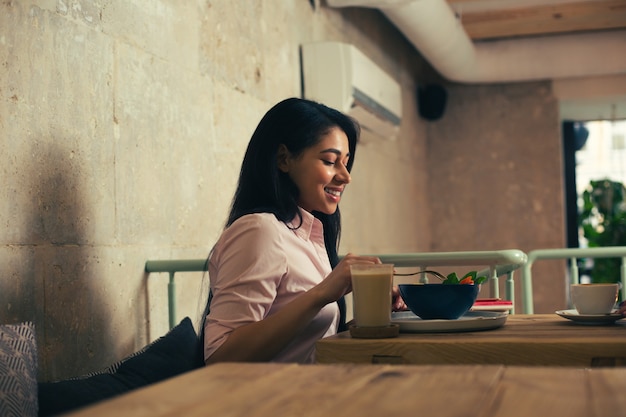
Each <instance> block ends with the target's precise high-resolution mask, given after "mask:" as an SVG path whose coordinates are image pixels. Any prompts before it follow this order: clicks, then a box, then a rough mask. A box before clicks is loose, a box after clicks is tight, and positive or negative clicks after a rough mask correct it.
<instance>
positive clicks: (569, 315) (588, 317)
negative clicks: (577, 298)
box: [555, 309, 624, 325]
mask: <svg viewBox="0 0 626 417" xmlns="http://www.w3.org/2000/svg"><path fill="white" fill-rule="evenodd" d="M555 313H556V314H558V315H559V316H561V317H563V318H566V319H569V320H572V321H574V322H576V323H580V324H590V325H606V324H613V323H615V322H616V321H617V320H620V319H623V318H624V316H622V315H621V314H619V313H618V312H617V311H614V312H611V313H609V314H579V313H578V311H576V310H575V309H572V310H557V311H556V312H555Z"/></svg>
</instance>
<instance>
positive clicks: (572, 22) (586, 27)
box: [449, 0, 626, 40]
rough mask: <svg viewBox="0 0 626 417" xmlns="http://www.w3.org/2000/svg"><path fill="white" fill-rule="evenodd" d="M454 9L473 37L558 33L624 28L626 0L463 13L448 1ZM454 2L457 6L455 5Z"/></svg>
mask: <svg viewBox="0 0 626 417" xmlns="http://www.w3.org/2000/svg"><path fill="white" fill-rule="evenodd" d="M449 3H450V4H451V6H453V9H455V10H457V13H459V17H460V19H461V22H462V24H463V27H464V28H465V30H466V32H467V33H468V35H469V36H470V38H472V39H473V40H485V39H494V38H510V37H518V36H534V35H545V34H560V33H568V32H580V31H591V30H607V29H617V28H624V27H626V0H587V1H577V2H570V3H559V4H556V3H555V4H548V5H535V6H530V7H524V6H521V5H520V6H519V7H512V8H511V7H507V8H502V9H499V10H484V11H479V10H472V11H468V12H467V13H463V12H462V10H463V7H462V5H463V4H469V3H471V2H467V1H463V0H461V1H459V0H454V1H450V2H449ZM455 4H456V5H457V6H460V7H455Z"/></svg>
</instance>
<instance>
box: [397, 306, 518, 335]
mask: <svg viewBox="0 0 626 417" xmlns="http://www.w3.org/2000/svg"><path fill="white" fill-rule="evenodd" d="M507 317H508V313H499V312H494V311H469V312H467V313H465V315H463V316H461V317H459V318H458V319H456V320H422V319H421V318H419V317H418V316H416V315H415V314H413V313H412V312H411V311H397V312H393V313H391V323H393V324H397V325H399V326H400V332H401V333H454V332H471V331H475V330H489V329H496V328H498V327H500V326H502V325H503V324H504V323H505V322H506V318H507Z"/></svg>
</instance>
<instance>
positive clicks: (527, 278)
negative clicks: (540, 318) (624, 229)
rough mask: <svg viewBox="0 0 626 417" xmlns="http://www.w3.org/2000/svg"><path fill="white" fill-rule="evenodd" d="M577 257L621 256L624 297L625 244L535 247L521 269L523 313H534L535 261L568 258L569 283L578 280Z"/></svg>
mask: <svg viewBox="0 0 626 417" xmlns="http://www.w3.org/2000/svg"><path fill="white" fill-rule="evenodd" d="M579 258H621V260H622V266H621V268H620V278H621V287H622V288H621V293H622V300H625V299H626V246H613V247H604V248H566V249H537V250H533V251H530V252H528V261H527V262H526V264H525V265H523V266H522V270H521V280H522V304H523V312H524V313H525V314H533V313H534V304H533V283H532V274H531V269H532V266H533V264H534V262H535V261H538V260H540V259H569V260H570V274H569V275H570V283H571V284H577V283H579V282H580V277H579V275H578V263H577V259H579Z"/></svg>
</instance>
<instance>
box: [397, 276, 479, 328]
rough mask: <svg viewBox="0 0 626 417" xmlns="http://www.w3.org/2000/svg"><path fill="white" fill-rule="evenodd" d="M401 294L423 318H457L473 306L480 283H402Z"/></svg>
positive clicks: (414, 311)
mask: <svg viewBox="0 0 626 417" xmlns="http://www.w3.org/2000/svg"><path fill="white" fill-rule="evenodd" d="M398 287H399V289H400V295H402V299H403V300H404V302H405V304H406V305H407V307H409V308H410V309H411V311H412V312H413V313H414V314H415V315H416V316H419V317H420V318H421V319H423V320H431V319H448V320H455V319H458V318H459V317H461V316H462V315H463V314H465V313H467V311H468V310H469V309H470V308H471V307H472V305H473V304H474V301H476V297H478V290H479V289H480V286H479V285H468V284H450V285H448V284H400V285H399V286H398Z"/></svg>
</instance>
